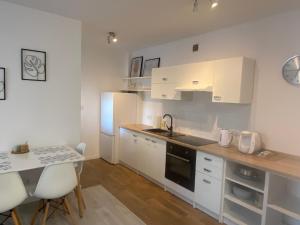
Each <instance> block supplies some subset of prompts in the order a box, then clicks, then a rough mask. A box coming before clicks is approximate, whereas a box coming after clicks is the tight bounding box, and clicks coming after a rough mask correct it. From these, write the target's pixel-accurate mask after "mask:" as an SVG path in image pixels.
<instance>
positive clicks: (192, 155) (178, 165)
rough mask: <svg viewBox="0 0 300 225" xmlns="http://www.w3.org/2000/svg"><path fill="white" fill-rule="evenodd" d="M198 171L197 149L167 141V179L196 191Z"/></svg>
mask: <svg viewBox="0 0 300 225" xmlns="http://www.w3.org/2000/svg"><path fill="white" fill-rule="evenodd" d="M195 171H196V151H194V150H192V149H189V148H186V147H183V146H181V145H177V144H173V143H170V142H168V143H167V155H166V172H165V176H166V178H167V179H169V180H171V181H173V182H175V183H176V184H178V185H180V186H182V187H185V188H186V189H188V190H190V191H192V192H194V190H195Z"/></svg>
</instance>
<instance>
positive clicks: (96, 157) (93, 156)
mask: <svg viewBox="0 0 300 225" xmlns="http://www.w3.org/2000/svg"><path fill="white" fill-rule="evenodd" d="M99 158H100V155H99V154H95V155H87V156H85V160H92V159H99Z"/></svg>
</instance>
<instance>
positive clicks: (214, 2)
mask: <svg viewBox="0 0 300 225" xmlns="http://www.w3.org/2000/svg"><path fill="white" fill-rule="evenodd" d="M218 5H219V2H218V0H211V6H210V7H211V8H212V9H214V8H216V7H217V6H218Z"/></svg>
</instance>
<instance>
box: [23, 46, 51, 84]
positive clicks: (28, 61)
mask: <svg viewBox="0 0 300 225" xmlns="http://www.w3.org/2000/svg"><path fill="white" fill-rule="evenodd" d="M21 73H22V80H30V81H46V80H47V55H46V52H45V51H38V50H32V49H25V48H22V49H21Z"/></svg>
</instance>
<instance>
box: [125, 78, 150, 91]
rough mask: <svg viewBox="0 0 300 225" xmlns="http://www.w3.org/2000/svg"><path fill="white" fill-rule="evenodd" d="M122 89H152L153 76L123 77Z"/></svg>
mask: <svg viewBox="0 0 300 225" xmlns="http://www.w3.org/2000/svg"><path fill="white" fill-rule="evenodd" d="M122 81H123V84H122V89H121V91H125V92H149V91H151V77H128V76H127V77H122Z"/></svg>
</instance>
